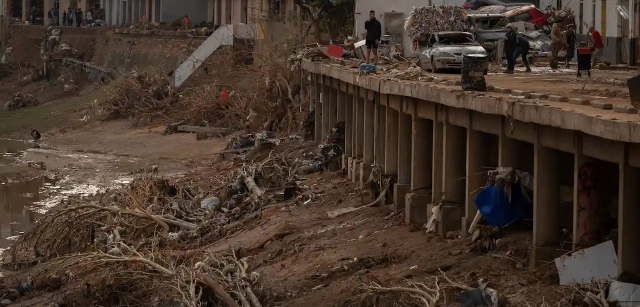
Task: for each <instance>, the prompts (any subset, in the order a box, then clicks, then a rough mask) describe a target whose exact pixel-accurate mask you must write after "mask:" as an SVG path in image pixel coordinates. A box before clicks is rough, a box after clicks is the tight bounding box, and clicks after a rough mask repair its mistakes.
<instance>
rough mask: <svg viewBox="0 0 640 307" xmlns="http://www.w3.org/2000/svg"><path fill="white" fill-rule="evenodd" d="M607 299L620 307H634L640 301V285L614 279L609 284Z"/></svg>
mask: <svg viewBox="0 0 640 307" xmlns="http://www.w3.org/2000/svg"><path fill="white" fill-rule="evenodd" d="M607 301H608V302H610V303H617V304H618V306H620V307H634V306H637V302H640V285H636V284H630V283H624V282H619V281H614V282H612V283H611V285H609V296H608V297H607Z"/></svg>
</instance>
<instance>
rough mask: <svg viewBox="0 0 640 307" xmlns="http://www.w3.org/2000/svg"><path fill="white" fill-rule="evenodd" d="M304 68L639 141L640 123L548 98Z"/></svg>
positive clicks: (314, 65) (388, 90)
mask: <svg viewBox="0 0 640 307" xmlns="http://www.w3.org/2000/svg"><path fill="white" fill-rule="evenodd" d="M302 68H303V69H304V70H306V71H308V72H311V73H315V74H320V75H323V76H328V77H331V78H335V79H338V80H340V81H343V82H346V83H347V84H353V85H356V86H358V87H361V88H364V89H368V90H372V91H376V92H379V93H381V94H388V95H398V96H404V97H412V98H417V99H420V100H422V101H432V102H436V101H437V102H438V103H439V104H441V105H444V106H448V107H454V108H460V109H466V110H472V111H476V112H480V113H484V114H493V115H501V116H506V115H508V116H509V117H510V118H513V119H514V120H517V121H521V122H525V123H535V124H540V125H545V126H551V127H558V128H563V129H568V130H576V131H581V132H584V133H587V134H591V135H594V136H597V137H601V138H605V139H610V140H614V141H621V142H631V143H640V126H638V125H637V124H636V123H632V122H625V121H621V120H607V119H603V118H599V117H596V116H590V115H587V114H580V113H575V112H569V111H564V110H558V109H557V108H554V107H553V106H552V102H551V101H550V102H549V103H548V104H547V105H544V104H533V103H515V102H513V101H509V100H508V99H496V98H492V97H485V96H481V95H480V94H476V93H472V92H463V91H462V90H460V89H458V90H456V89H451V88H447V87H441V86H439V85H437V84H434V83H427V82H419V81H396V80H385V79H382V78H379V77H376V76H375V75H359V74H358V73H357V72H355V71H354V70H347V69H346V68H345V67H338V66H331V65H327V64H325V63H321V62H311V61H308V60H305V61H303V63H302Z"/></svg>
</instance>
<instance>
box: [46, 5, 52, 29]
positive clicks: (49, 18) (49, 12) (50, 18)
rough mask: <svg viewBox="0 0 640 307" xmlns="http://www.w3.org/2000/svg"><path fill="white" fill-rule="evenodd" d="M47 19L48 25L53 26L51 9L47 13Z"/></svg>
mask: <svg viewBox="0 0 640 307" xmlns="http://www.w3.org/2000/svg"><path fill="white" fill-rule="evenodd" d="M47 19H48V20H49V25H50V26H52V25H53V9H49V11H48V12H47Z"/></svg>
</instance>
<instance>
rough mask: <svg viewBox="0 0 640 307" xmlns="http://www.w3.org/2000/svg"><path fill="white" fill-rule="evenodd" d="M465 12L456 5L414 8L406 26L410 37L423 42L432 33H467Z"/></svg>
mask: <svg viewBox="0 0 640 307" xmlns="http://www.w3.org/2000/svg"><path fill="white" fill-rule="evenodd" d="M465 19H466V17H465V12H464V10H463V9H462V8H461V7H459V6H455V5H434V6H423V7H414V9H413V11H411V14H410V15H409V18H407V21H406V22H405V24H404V29H405V31H407V33H408V35H409V37H410V38H411V39H412V40H414V41H416V40H423V39H426V38H427V35H428V34H429V33H432V32H440V31H466V30H467V26H466V24H465Z"/></svg>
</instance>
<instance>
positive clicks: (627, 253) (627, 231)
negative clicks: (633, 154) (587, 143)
mask: <svg viewBox="0 0 640 307" xmlns="http://www.w3.org/2000/svg"><path fill="white" fill-rule="evenodd" d="M625 160H628V159H625ZM639 186H640V169H638V168H635V167H631V166H629V165H628V164H626V163H625V162H623V163H620V182H619V191H618V193H619V198H618V271H619V272H620V273H622V272H625V271H626V272H629V273H633V274H640V242H638V240H637V238H636V236H637V235H638V234H639V233H640V223H639V222H638V221H640V192H639V191H638V187H639Z"/></svg>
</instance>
